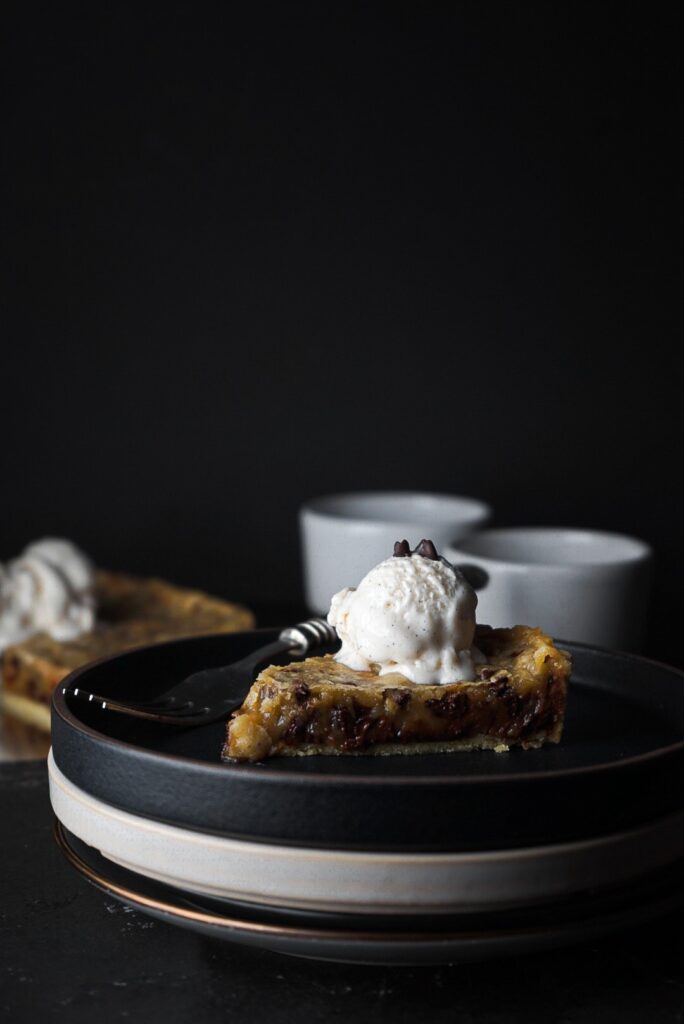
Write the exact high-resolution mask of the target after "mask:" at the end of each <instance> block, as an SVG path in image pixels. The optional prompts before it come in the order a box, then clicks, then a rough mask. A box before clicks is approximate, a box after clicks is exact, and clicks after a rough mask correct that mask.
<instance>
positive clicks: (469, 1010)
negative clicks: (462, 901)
mask: <svg viewBox="0 0 684 1024" xmlns="http://www.w3.org/2000/svg"><path fill="white" fill-rule="evenodd" d="M0 821H1V822H2V839H1V840H0V849H1V851H2V862H1V868H2V869H1V871H0V879H1V882H0V886H1V889H0V897H1V898H0V1019H2V1020H7V1021H8V1022H14V1021H25V1020H26V1021H28V1020H31V1021H36V1020H40V1021H43V1022H50V1021H69V1022H73V1024H78V1022H80V1021H84V1022H88V1024H92V1022H93V1021H96V1022H97V1024H104V1022H109V1021H120V1020H127V1019H130V1020H133V1021H140V1020H148V1021H157V1020H160V1021H161V1020H163V1021H164V1022H165V1024H173V1022H175V1021H179V1022H180V1021H182V1022H187V1021H190V1020H196V1021H198V1022H202V1024H211V1022H212V1021H219V1020H220V1021H226V1020H235V1021H240V1022H245V1021H246V1022H250V1021H268V1022H269V1024H279V1022H289V1021H307V1022H315V1021H328V1020H331V1021H335V1020H341V1021H342V1020H343V1021H345V1022H347V1021H354V1022H358V1021H384V1020H387V1021H392V1022H393V1024H401V1022H403V1021H407V1022H411V1024H417V1022H421V1021H426V1020H429V1021H430V1022H440V1021H449V1022H450V1024H461V1022H463V1024H466V1022H467V1024H478V1022H482V1024H485V1022H486V1024H508V1022H514V1021H516V1022H517V1021H521V1022H522V1021H524V1022H525V1024H535V1022H537V1021H539V1022H544V1024H552V1022H556V1021H557V1022H563V1024H571V1022H572V1024H576V1022H582V1021H587V1022H591V1024H601V1022H616V1024H618V1022H619V1024H626V1022H633V1021H646V1020H648V1021H649V1024H655V1022H657V1021H671V1022H676V1021H678V1022H681V1021H682V1020H684V957H683V956H682V953H683V952H684V939H683V938H682V930H681V925H680V922H679V920H678V919H677V917H676V916H674V915H673V916H671V917H668V918H667V919H665V920H662V921H661V922H660V923H658V924H657V925H655V926H654V925H650V926H649V927H648V928H642V929H640V930H637V931H632V932H630V933H625V934H623V935H621V936H620V937H618V938H613V939H611V940H604V941H602V942H600V943H597V944H590V945H586V946H581V947H575V948H571V949H565V950H554V951H549V952H548V953H543V954H536V955H534V956H532V957H516V958H511V959H506V960H500V961H496V962H494V961H490V962H486V963H481V964H465V965H461V966H459V965H454V966H444V967H430V968H426V967H422V968H418V967H416V968H413V967H408V968H407V967H388V968H382V967H360V966H348V965H345V964H326V963H315V962H311V961H305V960H296V959H293V958H290V957H284V956H278V955H277V954H274V953H267V952H261V951H255V950H250V949H243V948H241V947H240V946H237V945H231V944H228V943H222V942H219V941H215V940H210V939H206V938H202V937H199V936H197V935H195V934H193V933H190V932H186V931H183V930H181V929H179V928H176V927H174V926H172V925H167V924H164V923H161V922H157V921H153V920H152V919H148V918H146V917H145V916H143V915H142V914H140V913H138V912H137V911H132V910H129V909H127V908H125V907H123V906H121V905H120V904H119V903H117V902H115V901H114V900H113V899H111V898H108V897H107V896H105V895H103V894H102V893H101V892H99V891H98V890H96V889H94V888H92V887H91V886H90V885H89V884H88V883H87V882H85V881H84V880H83V879H82V878H81V877H80V876H79V875H78V874H77V873H76V872H75V871H74V870H73V869H72V868H71V867H69V865H68V864H67V863H66V861H65V860H64V859H63V858H62V855H61V854H60V853H59V851H58V849H57V847H56V846H55V843H54V841H53V838H52V813H51V810H50V804H49V799H48V788H47V771H46V767H45V763H44V762H27V763H23V764H2V765H0Z"/></svg>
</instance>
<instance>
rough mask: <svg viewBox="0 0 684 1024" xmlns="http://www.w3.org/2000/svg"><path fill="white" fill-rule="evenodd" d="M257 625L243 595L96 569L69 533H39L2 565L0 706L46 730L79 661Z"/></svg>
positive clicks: (0, 587)
mask: <svg viewBox="0 0 684 1024" xmlns="http://www.w3.org/2000/svg"><path fill="white" fill-rule="evenodd" d="M253 627H254V616H253V614H252V612H251V611H249V610H248V609H247V608H245V607H243V606H242V605H239V604H235V603H233V602H231V601H224V600H221V599H219V598H216V597H211V596H210V595H208V594H205V593H203V592H201V591H198V590H190V589H187V588H186V587H178V586H175V585H174V584H172V583H168V582H166V581H165V580H161V579H154V578H152V579H141V578H137V577H134V576H129V575H126V574H123V573H115V572H108V571H105V570H101V569H94V568H93V567H92V565H91V563H90V562H89V560H88V559H87V558H86V556H85V555H83V554H82V552H80V551H79V550H78V549H77V548H76V547H75V546H74V545H73V544H71V543H70V542H68V541H63V540H57V539H51V538H50V539H46V540H43V541H38V542H37V543H35V544H31V545H29V546H28V547H27V549H26V550H25V551H24V553H23V554H22V555H21V556H20V557H19V558H17V559H15V560H14V561H13V562H11V563H9V564H8V565H7V566H6V567H5V568H3V567H2V566H0V679H2V688H1V690H0V707H2V710H3V711H4V712H5V714H6V715H8V716H11V717H13V718H15V719H18V720H20V721H22V722H25V723H27V724H29V725H31V726H34V727H37V728H38V729H41V730H43V731H45V732H48V731H49V729H50V700H51V697H52V692H53V690H54V689H55V687H56V686H57V685H58V683H60V682H61V680H62V679H64V678H65V677H66V676H67V675H68V674H69V673H70V672H72V671H73V670H74V669H76V668H79V667H80V666H81V665H84V664H86V663H87V662H90V661H95V660H97V659H99V658H105V657H108V656H110V655H114V654H119V653H120V652H122V651H126V650H130V649H131V648H134V647H140V646H142V645H144V644H151V643H159V642H161V641H165V640H174V639H178V638H180V637H189V636H201V635H206V634H210V633H233V632H238V631H240V630H245V629H252V628H253Z"/></svg>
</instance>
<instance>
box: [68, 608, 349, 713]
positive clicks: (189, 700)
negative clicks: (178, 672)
mask: <svg viewBox="0 0 684 1024" xmlns="http://www.w3.org/2000/svg"><path fill="white" fill-rule="evenodd" d="M336 642H337V634H336V632H335V630H334V629H333V627H332V626H330V625H328V623H327V622H326V621H325V619H307V620H306V622H299V623H298V624H297V625H296V626H289V627H288V628H287V629H284V630H283V631H282V632H281V633H280V635H279V636H278V639H277V640H275V641H274V642H273V643H270V644H266V645H265V646H264V647H259V648H258V650H256V651H252V653H251V654H248V655H247V657H246V658H242V660H241V661H236V662H234V663H233V664H232V665H223V666H221V667H220V668H207V669H202V670H201V671H200V672H193V673H192V675H189V676H186V677H185V679H182V680H181V681H180V682H179V683H176V685H175V686H172V687H170V688H169V689H168V690H166V691H165V692H164V693H161V694H159V695H158V696H156V697H154V698H153V700H150V701H144V702H141V703H135V702H128V701H126V702H124V701H119V700H113V699H112V698H110V697H103V696H100V695H99V694H97V693H90V691H89V690H84V689H82V688H81V687H80V686H73V684H72V685H71V686H69V685H66V686H64V687H62V692H63V693H64V694H65V695H66V696H67V697H75V698H76V699H77V700H80V701H85V702H86V703H92V704H94V705H95V706H96V707H100V708H101V709H102V710H103V711H117V712H119V713H120V714H122V715H131V716H132V717H133V718H147V719H149V720H151V721H153V722H163V723H165V724H167V725H183V726H191V725H204V724H205V723H207V722H214V721H216V720H217V719H219V718H225V717H227V716H228V715H229V714H230V712H231V711H234V710H235V708H238V707H239V706H240V705H241V704H242V702H243V700H244V699H245V696H246V695H247V690H248V689H249V687H250V685H251V684H252V683H253V682H254V678H255V676H256V675H257V673H258V671H259V670H260V669H261V668H262V667H263V666H264V664H265V663H268V662H270V661H271V660H272V659H273V658H275V657H277V656H278V655H281V654H286V653H289V654H291V655H292V656H293V657H302V656H303V655H305V654H309V653H311V652H312V651H315V650H317V649H318V648H323V647H328V646H331V645H332V644H335V643H336Z"/></svg>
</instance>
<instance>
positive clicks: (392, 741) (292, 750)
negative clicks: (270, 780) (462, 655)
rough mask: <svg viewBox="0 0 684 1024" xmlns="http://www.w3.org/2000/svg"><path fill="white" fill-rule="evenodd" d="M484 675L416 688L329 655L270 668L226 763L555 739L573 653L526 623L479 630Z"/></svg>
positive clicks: (253, 693)
mask: <svg viewBox="0 0 684 1024" xmlns="http://www.w3.org/2000/svg"><path fill="white" fill-rule="evenodd" d="M475 646H476V647H477V648H478V650H479V651H480V652H481V653H482V655H483V656H484V659H485V661H484V662H483V663H480V664H478V666H477V670H476V676H477V678H476V679H474V680H472V681H468V682H460V683H450V684H448V685H446V686H440V685H434V686H432V685H417V684H415V683H412V682H410V681H409V680H408V679H406V678H405V677H404V676H402V675H400V674H399V673H394V674H388V675H383V676H380V675H378V674H377V673H376V672H373V671H370V672H355V671H354V670H352V669H350V668H347V667H346V666H345V665H342V664H340V663H339V662H337V661H335V660H334V658H332V657H331V656H329V655H328V656H325V657H319V658H308V659H307V660H306V661H301V662H294V663H292V664H290V665H285V666H273V665H272V666H271V667H269V668H267V669H265V670H264V671H263V672H262V673H261V674H260V675H259V677H258V678H257V680H256V681H255V682H254V683H253V685H252V687H251V689H250V691H249V693H248V695H247V697H246V699H245V701H244V703H243V705H242V707H241V708H239V709H238V711H236V712H234V713H233V716H232V717H231V719H230V720H229V722H228V725H227V733H226V741H225V744H224V747H223V757H224V758H225V759H231V760H238V761H260V760H263V759H264V758H265V757H270V756H272V755H274V754H285V755H306V754H416V753H423V752H437V751H451V750H472V749H474V748H481V749H485V748H491V749H493V750H496V751H504V750H508V749H509V747H511V746H515V745H518V746H521V747H523V748H528V747H539V746H541V745H542V744H543V743H546V742H551V743H558V741H559V740H560V738H561V733H562V730H563V721H564V716H565V705H566V699H567V685H568V679H569V676H570V668H571V663H570V656H569V655H568V654H567V653H566V652H565V651H561V650H559V649H558V648H557V647H555V646H554V643H553V641H552V640H551V638H550V637H548V636H546V635H545V634H544V633H543V632H542V631H541V630H539V629H533V628H531V627H529V626H514V627H513V628H511V629H491V628H490V627H488V626H478V627H477V630H476V635H475Z"/></svg>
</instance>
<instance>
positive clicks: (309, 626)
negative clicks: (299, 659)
mask: <svg viewBox="0 0 684 1024" xmlns="http://www.w3.org/2000/svg"><path fill="white" fill-rule="evenodd" d="M279 639H280V640H282V642H283V643H286V644H289V645H291V646H290V650H291V651H292V653H293V654H298V655H301V654H307V652H308V651H310V650H311V648H312V647H326V646H328V645H329V644H334V643H336V641H337V633H336V632H335V630H334V629H333V627H332V626H331V625H330V624H329V623H328V622H326V620H325V619H306V621H305V622H298V623H297V625H296V626H288V627H287V629H284V630H283V631H282V633H281V634H280V637H279Z"/></svg>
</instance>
